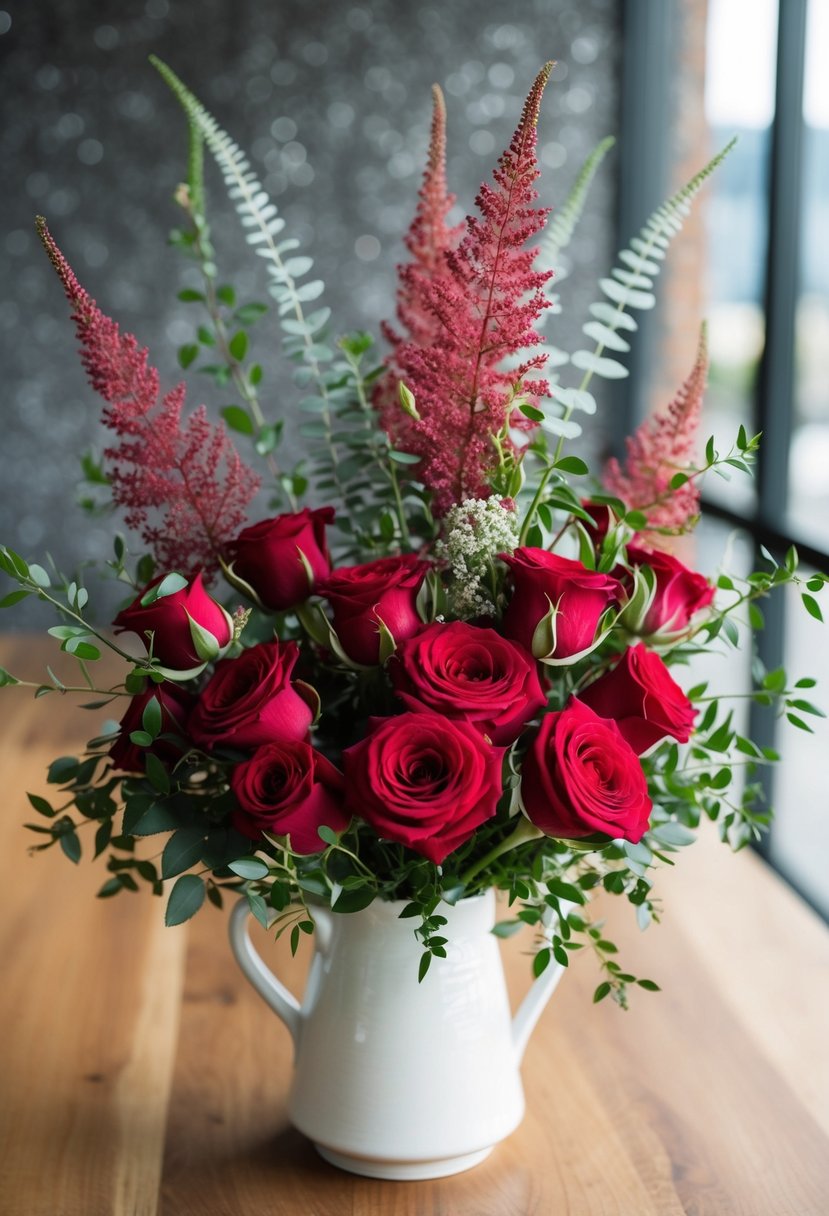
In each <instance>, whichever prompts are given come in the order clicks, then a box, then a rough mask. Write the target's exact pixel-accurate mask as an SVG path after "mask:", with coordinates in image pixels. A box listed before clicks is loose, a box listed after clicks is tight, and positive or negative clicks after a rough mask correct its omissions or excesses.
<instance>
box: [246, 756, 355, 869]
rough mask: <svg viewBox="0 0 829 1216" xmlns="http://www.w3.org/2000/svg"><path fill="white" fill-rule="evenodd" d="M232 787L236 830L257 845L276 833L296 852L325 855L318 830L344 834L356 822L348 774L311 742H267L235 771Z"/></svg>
mask: <svg viewBox="0 0 829 1216" xmlns="http://www.w3.org/2000/svg"><path fill="white" fill-rule="evenodd" d="M231 785H232V787H233V793H234V795H235V797H236V801H237V803H238V808H239V809H238V810H237V811H236V812H235V814H234V816H233V826H234V827H235V828H236V829H237V830H238V831H240V832H242V834H243V835H245V836H249V837H250V838H251V840H258V839H259V837H260V836H261V835H262V833H263V832H270V833H271V835H273V836H287V837H288V838H289V841H290V847H291V849H292V851H293V852H294V853H319V852H321V851H322V850H323V849H324V848H325V847H326V846H325V844H324V843H323V841H322V840H321V839H320V836H319V830H318V829H319V828H321V827H327V828H331V830H332V831H334V832H343V831H345V829H346V828H347V827H348V825H349V822H350V817H349V816H348V814H347V813H346V811H345V810H344V809H343V791H344V782H343V777H342V773H340V772H339V771H338V770H337V769H336V768H334V765H333V764H332V763H331V762H330V761H329V760H327V759H326V758H325V756H323V755H322V753H321V752H318V751H316V750H315V749H314V748H313V747H311V745H310V744H309V743H305V742H297V741H294V742H290V743H265V744H264V745H263V746H262V747H258V748H257V749H256V751H255V752H254V753H253V755H252V756H251V758H250V759H249V760H246V761H245V762H244V763H243V764H239V765H237V766H236V768H234V770H233V775H232V777H231Z"/></svg>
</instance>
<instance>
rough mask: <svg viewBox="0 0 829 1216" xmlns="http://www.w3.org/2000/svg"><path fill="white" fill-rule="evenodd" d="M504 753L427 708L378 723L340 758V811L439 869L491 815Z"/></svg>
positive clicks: (476, 733) (463, 725)
mask: <svg viewBox="0 0 829 1216" xmlns="http://www.w3.org/2000/svg"><path fill="white" fill-rule="evenodd" d="M503 754H504V748H502V747H493V746H492V745H491V744H490V743H488V742H487V740H486V739H484V737H483V735H481V733H480V732H479V731H477V730H476V729H475V728H474V727H473V726H470V725H469V724H468V723H466V722H453V721H452V720H451V719H449V718H445V717H443V715H442V714H433V713H430V712H429V711H428V710H424V711H423V712H421V713H405V714H400V716H399V717H397V718H381V719H379V720H376V721H375V723H374V724H373V730H372V731H371V733H370V734H369V735H367V736H366V738H365V739H362V740H361V741H360V742H359V743H356V744H355V745H354V746H353V747H349V748H347V749H346V751H345V752H344V753H343V762H344V766H345V780H346V791H347V793H346V806H347V807H348V808H349V809H350V810H351V811H353V813H354V814H355V815H357V816H359V817H360V818H361V819H365V820H366V821H367V822H368V823H370V824H371V826H372V827H373V828H374V830H375V831H376V832H377V835H378V836H379V837H380V838H381V840H391V841H394V842H395V843H397V844H402V845H405V846H406V847H407V848H409V849H413V850H414V851H415V852H416V853H420V854H422V855H423V856H424V857H428V858H429V860H430V861H433V862H434V863H435V865H440V863H441V862H442V861H443V860H444V858H445V857H446V856H447V855H448V854H449V853H451V852H452V851H453V850H454V849H457V848H459V847H460V845H462V844H464V842H465V841H467V840H468V839H469V837H470V836H471V835H472V833H473V832H474V831H475V829H476V828H478V827H480V825H481V824H482V823H485V822H486V821H487V820H488V819H491V818H492V816H493V815H494V814H495V809H496V807H497V804H498V799H499V798H500V797H501V761H502V758H503Z"/></svg>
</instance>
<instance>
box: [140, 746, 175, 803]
mask: <svg viewBox="0 0 829 1216" xmlns="http://www.w3.org/2000/svg"><path fill="white" fill-rule="evenodd" d="M144 767H145V771H146V773H147V777H148V779H149V782H150V784H151V785H152V786H154V787H155V789H157V790H158V791H159V792H160V793H162V794H169V792H170V776H169V774H168V772H167V770H166V768H165V767H164V765H163V764H162V763H161V761H160V760H159V758H158V756H154V755H153V753H152V752H147V755H146V756H145V757H144Z"/></svg>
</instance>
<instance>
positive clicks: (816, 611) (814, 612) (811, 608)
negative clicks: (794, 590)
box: [800, 591, 823, 622]
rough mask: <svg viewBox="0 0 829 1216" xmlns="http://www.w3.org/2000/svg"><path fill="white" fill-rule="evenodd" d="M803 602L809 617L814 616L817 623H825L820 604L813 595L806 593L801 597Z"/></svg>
mask: <svg viewBox="0 0 829 1216" xmlns="http://www.w3.org/2000/svg"><path fill="white" fill-rule="evenodd" d="M800 598H801V599H802V600H803V607H804V608H805V609H806V611H807V612H808V614H809V616H813V617H814V618H815V620H816V621H821V622H822V621H823V613H822V612H821V610H820V604H819V603H818V602H817V600H816V599H815V597H814V596H813V595H809V593H808V592H807V591H804V592H803V594H802V595H801V597H800Z"/></svg>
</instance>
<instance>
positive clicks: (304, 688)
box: [292, 680, 322, 727]
mask: <svg viewBox="0 0 829 1216" xmlns="http://www.w3.org/2000/svg"><path fill="white" fill-rule="evenodd" d="M292 684H293V686H294V688H295V689H296V691H297V692H298V693H299V695H300V696H301V697H302V699H303V701H304V702H305V704H306V705H307V706H308V708H309V709H310V711H311V713H312V714H313V715H314V717H313V719H312V721H311V726H312V727H313V726H316V724H317V723H318V722H319V720H320V714H321V713H322V698H321V697H320V695H319V693H318V692H317V690H316V688H314V686H313V684H309V683H307V681H305V680H293V681H292Z"/></svg>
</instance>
